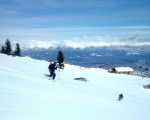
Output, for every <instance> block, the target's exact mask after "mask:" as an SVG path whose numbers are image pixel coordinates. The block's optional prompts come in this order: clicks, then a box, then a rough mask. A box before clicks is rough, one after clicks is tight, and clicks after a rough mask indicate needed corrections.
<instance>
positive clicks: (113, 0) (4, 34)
mask: <svg viewBox="0 0 150 120" xmlns="http://www.w3.org/2000/svg"><path fill="white" fill-rule="evenodd" d="M0 18H1V19H0V40H3V41H4V40H6V39H7V38H9V39H10V40H18V41H19V40H41V41H42V40H49V41H51V40H56V41H59V40H66V39H74V38H79V40H81V39H82V38H83V37H84V38H85V37H86V38H92V39H93V38H94V37H98V36H103V38H111V40H113V39H114V40H115V39H120V40H123V39H128V38H131V37H135V36H136V37H139V38H141V41H142V40H143V39H145V37H146V38H147V41H149V40H150V39H148V38H149V37H150V0H0Z"/></svg>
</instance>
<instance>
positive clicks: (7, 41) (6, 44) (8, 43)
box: [5, 39, 12, 55]
mask: <svg viewBox="0 0 150 120" xmlns="http://www.w3.org/2000/svg"><path fill="white" fill-rule="evenodd" d="M11 51H12V49H11V44H10V41H9V39H7V40H6V42H5V53H6V54H7V55H10V54H11Z"/></svg>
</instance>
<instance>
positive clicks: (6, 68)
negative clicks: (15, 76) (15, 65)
mask: <svg viewBox="0 0 150 120" xmlns="http://www.w3.org/2000/svg"><path fill="white" fill-rule="evenodd" d="M0 68H2V69H4V70H7V71H11V72H15V73H19V74H23V75H25V73H23V72H20V71H17V70H14V69H11V68H8V67H3V66H0Z"/></svg>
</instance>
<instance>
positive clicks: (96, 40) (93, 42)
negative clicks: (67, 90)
mask: <svg viewBox="0 0 150 120" xmlns="http://www.w3.org/2000/svg"><path fill="white" fill-rule="evenodd" d="M16 42H18V41H13V43H16ZM19 43H20V45H21V47H22V48H24V49H33V48H44V49H47V48H50V47H54V48H55V47H71V48H80V49H84V48H88V47H104V46H106V47H111V46H116V47H117V46H150V38H140V37H130V38H127V39H121V40H118V39H117V38H111V37H108V36H105V37H104V36H97V37H86V36H85V37H81V38H72V39H66V40H63V41H57V40H49V41H42V40H41V41H40V40H28V41H19Z"/></svg>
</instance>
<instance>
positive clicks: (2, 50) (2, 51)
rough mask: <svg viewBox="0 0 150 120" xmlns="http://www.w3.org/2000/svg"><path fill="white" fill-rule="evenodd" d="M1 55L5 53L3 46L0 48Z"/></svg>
mask: <svg viewBox="0 0 150 120" xmlns="http://www.w3.org/2000/svg"><path fill="white" fill-rule="evenodd" d="M0 52H1V53H4V54H5V53H6V51H5V47H4V46H2V48H1V51H0Z"/></svg>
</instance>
